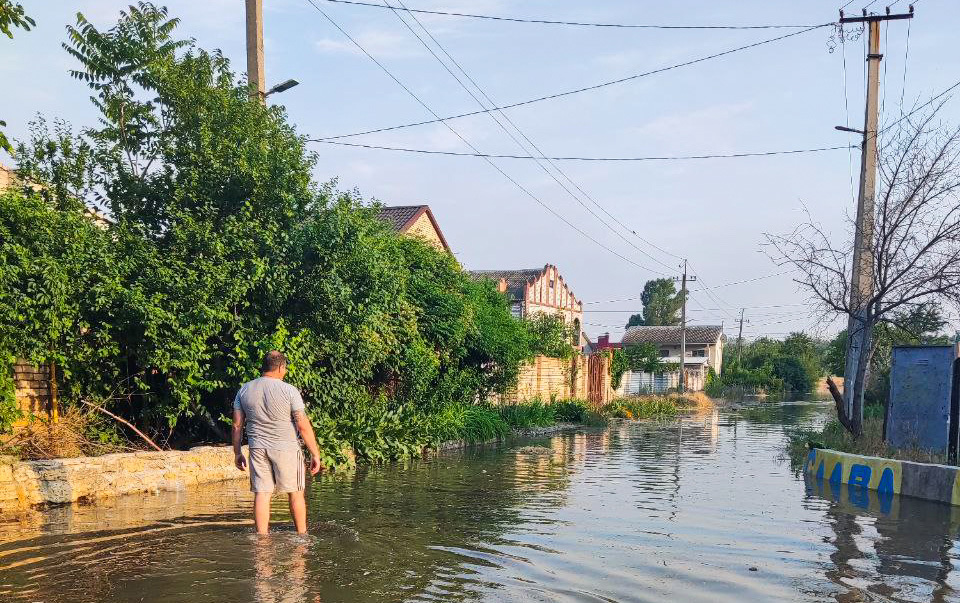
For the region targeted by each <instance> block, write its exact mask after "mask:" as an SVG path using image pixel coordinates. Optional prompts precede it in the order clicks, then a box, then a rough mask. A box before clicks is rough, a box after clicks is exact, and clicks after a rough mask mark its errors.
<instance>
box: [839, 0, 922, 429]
mask: <svg viewBox="0 0 960 603" xmlns="http://www.w3.org/2000/svg"><path fill="white" fill-rule="evenodd" d="M889 11H890V9H889V8H887V14H885V15H867V11H866V9H864V11H863V16H860V17H844V16H843V11H840V23H841V24H845V23H866V24H867V36H868V37H867V41H868V51H867V102H866V112H865V113H866V114H865V116H864V127H863V132H862V134H863V145H862V147H861V157H860V194H859V196H858V199H857V221H856V230H855V234H854V240H853V270H852V274H851V277H850V316H849V319H848V321H847V341H848V344H847V358H846V364H845V367H844V375H843V385H844V389H843V394H844V408H845V410H846V413H847V417H848V418H849V419H850V420H851V422H852V423H853V424H854V425H857V426H859V425H860V423H861V419H860V417H859V415H860V412H861V410H862V408H863V390H864V388H863V387H862V385H861V387H859V388H857V387H856V383H857V380H858V377H859V379H860V381H861V384H862V380H863V377H862V375H863V374H864V372H865V369H866V367H865V366H862V364H863V363H864V362H866V360H867V354H866V351H867V348H868V347H869V345H870V335H871V333H870V332H869V324H870V322H869V321H868V317H869V312H870V311H871V310H870V307H869V304H870V300H871V298H872V297H873V294H874V275H873V269H874V263H873V231H874V219H875V216H874V198H875V194H876V183H877V120H878V114H877V98H878V96H879V89H880V61H881V60H882V59H883V55H882V54H880V22H881V21H892V20H897V19H911V18H913V6H912V5H911V6H910V12H909V13H906V14H898V15H891V14H890V12H889Z"/></svg>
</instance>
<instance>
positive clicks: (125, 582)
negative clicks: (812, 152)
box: [0, 404, 960, 603]
mask: <svg viewBox="0 0 960 603" xmlns="http://www.w3.org/2000/svg"><path fill="white" fill-rule="evenodd" d="M829 410H830V408H829V407H828V406H824V405H809V404H808V405H798V404H782V405H776V406H770V407H764V408H763V409H761V410H752V411H747V410H744V411H724V410H720V411H714V410H705V411H701V412H700V413H698V414H695V415H690V416H687V417H685V418H684V419H683V420H681V421H673V422H669V423H665V424H657V423H630V422H617V423H613V424H611V425H610V426H609V427H608V428H606V429H602V430H600V429H597V430H583V431H579V432H574V433H565V434H562V435H557V436H555V437H548V438H542V439H538V440H536V441H532V442H531V441H524V442H516V443H507V444H504V445H502V446H494V447H485V448H474V449H470V450H466V451H461V452H459V453H450V454H442V455H436V456H432V457H430V458H427V459H423V460H417V461H410V462H407V463H400V464H394V465H388V466H384V467H374V468H362V469H359V470H357V471H355V472H352V473H344V474H338V475H332V476H324V477H322V478H321V479H318V480H316V481H314V482H313V483H312V484H311V486H310V496H309V513H310V519H311V528H310V532H311V533H310V535H309V536H306V537H299V536H297V535H296V534H294V533H293V532H292V530H290V531H283V530H281V531H279V532H277V533H274V534H272V535H271V536H269V537H267V538H258V537H256V536H255V535H254V534H253V531H252V528H251V526H250V521H249V518H248V517H247V515H248V513H247V511H248V507H249V496H250V495H249V493H247V492H245V482H243V481H242V480H240V481H238V482H236V483H235V484H216V485H213V486H204V487H201V488H197V489H194V490H191V491H190V492H189V493H171V494H162V495H159V496H154V497H149V496H147V497H130V498H124V499H118V500H116V501H107V502H105V504H102V505H95V506H89V507H73V508H66V509H58V510H54V511H47V512H42V513H41V512H36V513H30V514H25V515H23V516H18V517H16V518H11V519H9V520H0V600H2V601H4V602H6V601H15V602H26V601H44V602H46V603H66V602H69V603H76V602H77V601H119V602H126V601H130V602H133V601H160V600H162V601H165V602H173V603H176V602H194V601H256V602H257V603H261V602H262V603H268V602H269V603H279V602H283V603H286V602H297V603H299V602H308V603H313V602H318V601H324V602H335V601H359V602H365V601H481V600H482V601H663V600H670V601H711V602H712V601H764V600H789V601H794V600H807V601H822V600H825V599H831V600H837V601H841V602H846V601H866V600H869V601H928V600H932V601H960V597H958V596H957V594H956V591H955V590H954V587H956V586H957V585H956V584H955V579H954V578H953V575H952V563H953V559H954V556H955V550H954V542H955V538H956V535H957V532H958V525H957V518H956V517H955V516H954V514H953V511H952V510H951V508H950V507H945V506H941V505H937V504H934V503H927V502H924V501H916V500H908V499H898V498H889V499H886V500H880V499H878V498H877V496H876V494H875V493H872V492H866V491H850V490H849V489H848V488H847V487H846V486H843V487H842V488H835V489H834V490H831V488H830V486H829V484H827V485H824V484H819V483H812V482H811V483H804V482H803V480H801V479H799V478H798V477H797V476H796V475H795V474H794V473H793V472H792V471H791V470H790V467H789V466H788V465H787V464H785V463H783V462H779V461H777V460H776V459H777V457H778V456H779V455H780V450H781V447H782V443H783V441H784V437H785V431H786V430H788V429H790V428H791V427H790V426H793V425H810V424H814V423H817V422H822V421H823V418H824V417H825V416H826V413H827V412H829ZM278 505H279V502H278ZM275 512H276V514H277V515H278V519H286V517H285V515H286V510H285V509H283V508H282V507H281V506H277V507H276V508H275ZM751 568H753V569H755V570H756V571H751Z"/></svg>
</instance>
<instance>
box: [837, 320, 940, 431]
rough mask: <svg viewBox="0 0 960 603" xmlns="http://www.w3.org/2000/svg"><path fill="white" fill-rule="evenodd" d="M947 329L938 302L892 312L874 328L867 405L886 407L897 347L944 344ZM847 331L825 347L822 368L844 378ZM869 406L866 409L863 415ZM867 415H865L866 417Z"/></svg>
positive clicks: (839, 334) (842, 332)
mask: <svg viewBox="0 0 960 603" xmlns="http://www.w3.org/2000/svg"><path fill="white" fill-rule="evenodd" d="M946 326H947V321H946V319H945V318H944V317H943V311H942V309H941V307H940V306H939V304H937V303H926V304H920V305H917V306H914V307H911V308H908V309H906V310H902V311H899V312H895V313H893V314H892V315H891V316H890V317H889V319H888V320H887V321H886V322H883V323H880V324H878V325H876V326H875V327H874V329H873V337H872V341H873V345H874V350H873V355H872V356H871V358H870V368H869V371H868V380H867V389H866V394H865V396H866V401H867V404H874V405H880V406H881V407H882V406H884V405H886V403H887V398H888V396H889V389H890V363H891V361H892V358H893V347H894V346H898V345H938V344H939V345H944V344H948V343H950V338H949V337H948V336H947V335H945V334H943V333H942V329H943V328H944V327H946ZM846 351H847V332H846V330H843V331H841V332H840V333H838V334H837V336H836V337H834V338H833V339H832V340H831V341H830V342H829V343H828V344H827V346H826V348H825V350H824V355H823V365H824V368H825V370H826V371H827V372H829V373H830V374H832V375H843V371H844V369H845V363H846ZM867 408H869V407H865V408H864V412H865V413H866V410H867ZM865 416H866V415H865Z"/></svg>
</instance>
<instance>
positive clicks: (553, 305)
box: [470, 264, 583, 347]
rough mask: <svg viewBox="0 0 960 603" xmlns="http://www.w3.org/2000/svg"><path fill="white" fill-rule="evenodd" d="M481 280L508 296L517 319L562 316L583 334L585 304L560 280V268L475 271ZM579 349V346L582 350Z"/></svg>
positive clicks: (577, 331) (547, 266)
mask: <svg viewBox="0 0 960 603" xmlns="http://www.w3.org/2000/svg"><path fill="white" fill-rule="evenodd" d="M470 274H472V275H473V276H475V277H477V278H487V279H490V280H492V281H493V282H494V283H495V284H496V286H497V290H498V291H500V292H501V293H506V295H507V299H509V300H510V310H511V312H512V313H513V315H514V316H516V317H517V318H527V317H530V316H533V315H535V314H538V313H540V314H559V315H561V316H563V319H564V322H566V323H567V324H568V325H570V326H571V327H572V328H573V330H574V332H575V333H582V330H583V326H582V325H583V302H581V301H580V300H579V299H577V296H576V295H574V293H573V291H571V290H570V287H569V286H568V285H567V283H566V282H565V281H564V280H563V277H562V276H560V272H559V271H558V270H557V267H556V266H553V265H552V264H547V265H545V266H544V267H543V268H523V269H519V270H471V271H470ZM578 347H579V346H578Z"/></svg>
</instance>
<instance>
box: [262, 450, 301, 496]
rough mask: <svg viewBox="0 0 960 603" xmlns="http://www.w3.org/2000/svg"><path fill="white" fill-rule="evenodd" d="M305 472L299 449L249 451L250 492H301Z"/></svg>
mask: <svg viewBox="0 0 960 603" xmlns="http://www.w3.org/2000/svg"><path fill="white" fill-rule="evenodd" d="M306 480H307V471H306V465H305V463H304V460H303V451H301V450H300V449H299V448H297V449H289V450H286V449H285V450H274V449H270V448H251V449H250V491H251V492H303V490H304V489H305V488H306Z"/></svg>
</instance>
